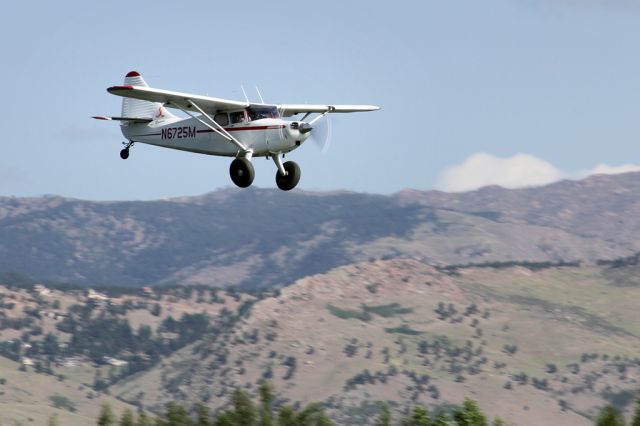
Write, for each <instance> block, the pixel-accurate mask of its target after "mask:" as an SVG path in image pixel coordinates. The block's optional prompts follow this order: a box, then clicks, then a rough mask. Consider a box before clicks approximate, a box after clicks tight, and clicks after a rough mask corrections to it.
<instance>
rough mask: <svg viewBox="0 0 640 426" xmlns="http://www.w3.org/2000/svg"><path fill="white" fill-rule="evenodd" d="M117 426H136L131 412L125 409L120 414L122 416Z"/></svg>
mask: <svg viewBox="0 0 640 426" xmlns="http://www.w3.org/2000/svg"><path fill="white" fill-rule="evenodd" d="M118 425H119V426H136V422H135V418H134V416H133V411H131V410H130V409H128V408H126V409H125V410H124V411H123V412H122V416H121V417H120V423H118Z"/></svg>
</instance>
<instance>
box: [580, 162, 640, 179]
mask: <svg viewBox="0 0 640 426" xmlns="http://www.w3.org/2000/svg"><path fill="white" fill-rule="evenodd" d="M639 171H640V165H636V164H623V165H621V166H610V165H608V164H598V165H597V166H595V167H594V168H593V169H591V170H589V171H587V172H583V173H582V176H580V177H584V176H590V175H617V174H620V173H628V172H639Z"/></svg>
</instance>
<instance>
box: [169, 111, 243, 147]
mask: <svg viewBox="0 0 640 426" xmlns="http://www.w3.org/2000/svg"><path fill="white" fill-rule="evenodd" d="M188 101H189V103H190V104H191V105H193V106H194V108H195V109H197V110H198V112H199V113H200V114H202V115H203V116H204V117H206V118H207V119H208V121H209V122H210V123H207V122H206V121H204V120H202V119H201V118H200V117H196V116H195V115H193V113H191V111H188V110H186V109H184V108H182V107H181V106H180V105H178V104H177V103H175V102H174V103H172V105H173V106H175V107H177V108H179V109H180V110H181V111H182V112H184V113H186V114H188V115H189V116H190V117H192V118H195V119H196V120H198V121H199V122H200V123H202V124H203V125H204V126H206V127H208V128H209V129H211V130H213V131H214V132H216V133H217V134H219V135H220V136H222V137H223V138H225V139H226V140H228V141H229V142H231V143H232V144H234V145H235V146H237V147H238V148H240V149H241V150H242V152H243V153H247V152H248V151H249V150H248V149H247V147H246V146H244V145H243V144H242V143H240V141H238V140H237V139H236V138H234V137H233V136H231V134H230V133H229V132H227V131H226V130H225V129H224V127H222V126H221V125H220V124H218V123H216V121H215V120H214V119H213V118H211V116H210V115H209V114H207V113H206V112H204V111H203V110H202V108H200V107H199V106H198V104H196V103H195V102H193V101H192V100H191V99H189V100H188Z"/></svg>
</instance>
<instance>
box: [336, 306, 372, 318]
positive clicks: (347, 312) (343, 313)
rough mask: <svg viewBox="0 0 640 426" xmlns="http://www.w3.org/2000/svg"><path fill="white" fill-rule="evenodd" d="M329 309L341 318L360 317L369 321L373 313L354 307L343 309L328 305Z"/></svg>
mask: <svg viewBox="0 0 640 426" xmlns="http://www.w3.org/2000/svg"><path fill="white" fill-rule="evenodd" d="M327 309H329V312H331V313H332V314H333V315H335V316H337V317H338V318H341V319H352V318H355V319H359V320H360V321H369V320H370V319H371V315H370V314H369V313H368V312H363V311H354V310H352V309H342V308H338V307H337V306H333V305H327Z"/></svg>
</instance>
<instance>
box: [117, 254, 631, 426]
mask: <svg viewBox="0 0 640 426" xmlns="http://www.w3.org/2000/svg"><path fill="white" fill-rule="evenodd" d="M533 269H535V270H532V269H529V268H525V267H522V266H512V267H500V268H488V267H481V268H479V267H470V268H460V269H456V268H443V269H441V270H438V269H436V268H433V267H432V266H429V265H427V264H425V263H422V262H420V261H416V260H389V261H375V262H363V263H359V264H355V265H349V266H344V267H340V268H337V269H334V270H332V271H330V272H328V273H326V274H321V275H316V276H312V277H307V278H304V279H301V280H299V281H297V282H296V283H295V284H293V285H291V286H289V287H287V288H285V289H283V290H282V291H281V293H280V294H279V295H278V296H276V297H269V298H266V299H263V300H261V301H260V302H258V303H256V304H255V305H254V306H253V308H252V310H251V312H250V314H249V315H248V316H247V317H246V318H245V320H244V321H243V324H242V326H240V327H239V328H238V329H237V330H235V331H234V332H232V333H231V334H228V335H225V336H221V335H216V336H215V337H205V338H204V339H202V340H201V341H199V342H196V343H195V344H193V345H191V346H189V347H186V348H185V349H183V350H182V351H180V352H176V353H174V355H172V356H171V357H170V358H168V359H167V360H166V361H165V362H163V363H161V364H160V365H158V366H157V367H155V368H154V369H153V370H151V371H148V372H145V373H142V374H141V375H140V376H137V377H132V378H131V379H128V380H125V381H121V382H118V383H117V384H116V385H114V386H112V387H110V388H109V390H110V392H111V394H112V395H117V396H118V397H120V398H123V400H136V398H137V397H136V395H144V398H142V400H141V401H140V402H142V403H143V404H144V406H145V407H147V408H156V409H157V408H160V407H162V405H163V404H164V403H165V402H166V401H171V400H176V401H184V402H193V401H198V400H202V401H206V402H207V404H208V405H210V406H212V407H218V406H220V405H221V404H224V403H226V401H227V400H228V397H229V395H230V392H231V391H232V389H234V388H235V387H242V388H245V389H247V390H248V391H250V392H254V393H255V392H256V391H257V388H258V383H259V381H260V380H262V379H264V378H266V379H269V380H271V381H273V382H274V383H275V385H276V387H277V388H278V389H279V391H280V393H281V394H282V395H283V396H284V397H285V398H288V399H289V400H290V401H300V402H309V401H324V403H325V405H326V406H327V408H328V409H329V412H330V414H331V415H332V417H334V419H336V420H337V421H338V423H339V424H342V425H362V424H373V422H372V420H373V419H375V416H376V415H377V413H378V410H379V408H380V406H381V404H382V403H383V402H384V401H388V402H389V403H390V405H391V406H392V408H393V409H394V411H395V412H396V413H399V412H402V411H403V410H404V409H405V408H407V407H410V406H413V405H414V404H415V403H416V402H419V403H421V404H424V405H426V406H428V407H429V409H430V410H432V411H433V410H435V409H437V407H439V406H446V405H447V404H457V403H460V401H462V399H463V398H464V397H465V396H469V397H472V398H474V399H477V400H479V402H480V405H481V406H482V407H483V409H484V410H486V411H487V413H488V414H489V415H490V416H491V417H495V416H500V417H502V418H504V419H507V420H509V421H510V422H514V423H515V424H518V425H551V424H562V425H566V426H587V425H590V424H592V419H593V417H594V416H595V415H596V414H597V412H598V410H599V408H600V407H601V406H603V405H605V404H606V403H613V404H616V405H618V406H619V407H620V408H622V409H626V410H627V411H628V410H631V409H632V406H633V404H632V403H633V398H634V395H635V392H636V391H637V390H638V382H637V377H638V375H639V374H640V358H638V357H637V354H638V351H639V350H640V323H639V322H638V321H637V300H638V297H640V286H638V285H637V283H636V281H637V280H636V279H635V275H636V272H637V269H636V267H635V266H617V267H615V268H610V267H608V266H607V267H601V266H581V267H548V268H543V269H537V268H533ZM613 271H615V275H611V272H613ZM396 418H397V415H396Z"/></svg>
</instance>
